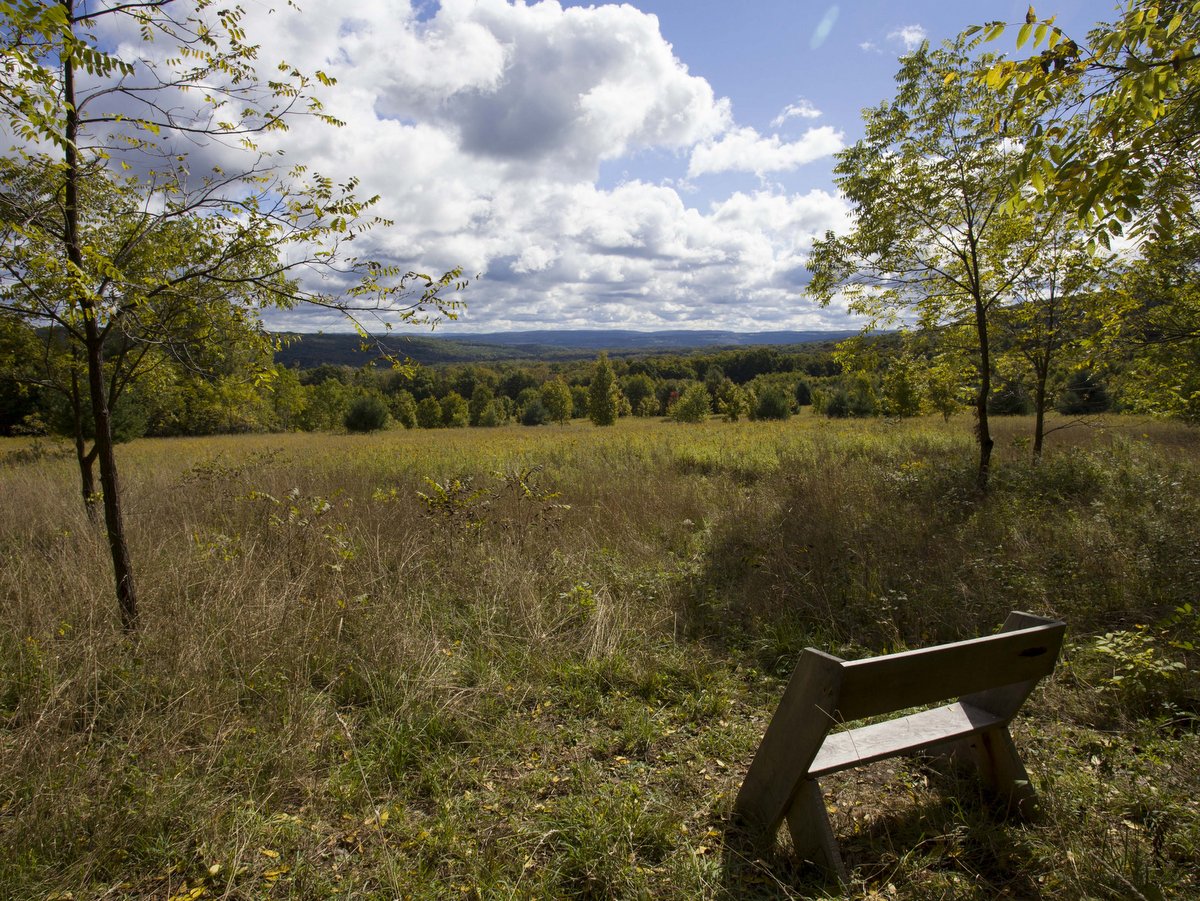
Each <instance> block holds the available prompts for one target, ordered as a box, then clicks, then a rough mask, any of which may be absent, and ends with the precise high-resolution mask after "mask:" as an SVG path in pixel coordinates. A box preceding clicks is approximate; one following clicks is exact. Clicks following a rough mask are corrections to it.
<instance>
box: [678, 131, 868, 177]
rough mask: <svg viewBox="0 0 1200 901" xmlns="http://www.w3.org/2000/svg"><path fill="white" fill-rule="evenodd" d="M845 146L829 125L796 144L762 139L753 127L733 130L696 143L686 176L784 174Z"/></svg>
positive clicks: (772, 137)
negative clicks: (701, 142) (729, 173)
mask: <svg viewBox="0 0 1200 901" xmlns="http://www.w3.org/2000/svg"><path fill="white" fill-rule="evenodd" d="M844 146H845V144H844V143H843V141H842V133H841V132H840V131H838V130H837V129H835V128H832V127H830V126H828V125H822V126H820V127H819V128H810V129H808V130H807V131H806V132H804V134H803V135H802V136H801V137H800V139H799V140H797V141H784V140H781V139H780V137H779V135H771V136H770V137H769V138H768V137H763V136H762V135H760V134H759V133H758V132H757V131H755V130H754V129H753V128H735V129H733V130H731V131H728V132H726V133H725V134H723V135H722V136H721V137H720V138H719V139H717V140H716V141H708V142H705V143H703V144H698V145H697V146H696V147H695V149H694V150H692V158H691V162H690V163H689V164H688V175H689V176H693V177H694V176H697V175H707V174H710V173H714V172H753V173H755V174H756V175H764V174H766V173H768V172H784V171H787V170H790V169H795V168H796V167H798V166H802V165H804V164H805V163H811V162H812V161H813V160H818V159H821V157H825V156H830V155H831V154H834V153H837V152H838V151H839V150H841V149H842V148H843V147H844Z"/></svg>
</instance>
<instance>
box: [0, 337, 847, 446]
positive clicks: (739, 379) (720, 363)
mask: <svg viewBox="0 0 1200 901" xmlns="http://www.w3.org/2000/svg"><path fill="white" fill-rule="evenodd" d="M219 343H220V344H222V345H223V346H225V347H226V348H227V349H225V350H221V351H217V350H216V348H215V347H214V346H210V347H209V348H208V350H207V351H206V353H207V357H208V358H206V359H204V358H202V357H203V355H204V353H205V352H204V349H203V348H200V347H197V348H189V351H188V354H187V358H186V360H185V359H180V358H178V355H172V354H169V353H166V352H165V350H164V351H159V352H157V353H155V354H153V355H150V356H148V357H143V358H140V359H139V360H138V363H137V374H136V377H133V378H128V377H125V376H126V375H127V373H128V371H129V369H130V367H131V365H132V364H131V362H130V360H129V357H128V355H121V354H117V355H114V358H113V361H112V362H111V363H110V369H112V370H113V374H114V375H118V376H121V378H120V379H119V382H120V384H121V385H122V391H121V392H120V393H119V394H118V395H117V397H116V400H115V402H114V404H113V410H114V414H113V421H114V428H115V430H116V432H117V435H118V437H119V439H120V440H130V439H133V438H137V437H142V436H150V437H166V436H175V435H204V434H215V433H237V432H252V431H257V432H263V431H297V430H302V431H338V430H342V429H348V430H351V431H370V430H375V429H379V428H384V427H386V426H388V425H391V424H395V425H399V426H403V427H405V428H442V427H461V426H498V425H504V424H508V423H513V422H519V423H523V424H525V425H540V424H542V423H549V422H555V421H566V420H569V419H572V418H585V417H588V416H592V415H593V414H592V409H591V408H592V407H593V406H594V404H593V403H592V401H591V400H590V397H589V390H590V389H591V388H592V386H593V384H594V382H595V380H596V376H597V371H598V370H600V371H602V372H604V371H607V372H610V373H611V379H612V388H613V390H612V406H613V409H614V411H615V416H618V417H619V416H627V415H633V416H670V415H674V416H676V417H677V418H679V417H692V418H695V417H696V416H697V415H699V414H700V412H701V411H700V410H699V407H698V406H697V404H696V402H695V401H696V397H697V395H696V394H695V392H693V393H692V395H691V397H690V398H689V399H688V400H689V403H688V404H687V405H685V406H684V407H682V408H680V407H679V401H680V400H681V399H682V398H684V397H685V396H687V394H688V391H689V389H691V388H694V387H696V386H701V387H702V388H703V390H704V392H705V396H706V397H707V404H708V407H707V409H706V410H704V411H702V412H703V414H704V415H707V414H708V413H710V412H722V413H725V414H727V415H730V416H731V417H732V418H738V417H739V416H756V415H762V416H768V417H769V416H781V415H787V414H788V413H790V412H791V410H793V409H795V408H796V406H797V405H799V404H806V403H808V402H809V401H810V398H811V391H810V390H809V385H810V383H812V384H816V383H822V384H823V383H825V382H826V381H828V380H829V379H831V378H836V377H837V375H838V374H839V373H840V372H841V364H840V363H838V362H837V360H835V359H834V356H833V349H834V348H833V345H831V344H822V345H815V346H813V347H811V348H805V349H800V350H795V349H781V348H773V347H754V348H746V349H734V350H721V351H714V352H707V353H697V354H691V355H684V354H663V355H653V356H646V357H639V358H633V359H616V360H612V361H611V362H610V361H608V360H607V357H604V358H603V359H604V361H603V363H602V364H600V363H594V362H592V361H571V362H553V363H546V362H524V363H511V362H494V363H488V364H475V363H469V364H457V365H439V366H411V365H410V366H401V367H398V368H394V369H392V368H384V367H377V366H374V365H367V366H364V367H361V368H355V367H350V366H341V365H333V364H323V365H320V366H317V367H316V368H313V369H305V370H301V369H295V368H290V367H286V366H283V365H281V364H273V363H272V362H271V350H272V349H271V347H270V345H269V343H267V342H265V341H264V340H263V336H262V335H261V333H256V332H254V331H253V330H251V329H245V330H243V331H241V332H240V333H239V332H236V331H231V330H226V331H225V332H224V333H223V334H222V335H221V341H220V342H219ZM239 348H240V349H239ZM81 377H82V371H81V368H80V366H79V361H77V360H72V359H71V357H70V354H69V345H67V344H66V343H65V342H63V341H62V340H61V339H60V338H59V337H58V336H56V335H55V334H54V333H53V332H52V331H48V330H33V329H28V328H22V327H20V326H19V325H17V324H13V323H9V325H8V327H6V328H5V329H3V330H2V331H0V434H6V435H13V434H44V433H53V434H64V435H68V436H73V435H75V434H76V429H77V427H78V428H79V429H80V431H81V432H82V434H83V436H84V437H85V438H88V437H90V434H91V425H90V420H89V416H88V410H87V405H86V404H83V403H80V402H79V400H80V398H79V394H80V390H79V384H80V381H81ZM605 377H608V376H605ZM785 401H786V403H785ZM597 403H599V402H597ZM597 415H599V416H600V419H601V420H603V419H604V418H605V415H604V414H603V413H598V414H597ZM593 418H595V416H593Z"/></svg>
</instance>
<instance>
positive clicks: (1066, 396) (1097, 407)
mask: <svg viewBox="0 0 1200 901" xmlns="http://www.w3.org/2000/svg"><path fill="white" fill-rule="evenodd" d="M1110 407H1112V397H1111V396H1110V395H1109V393H1108V389H1107V388H1105V387H1104V385H1103V383H1102V382H1100V381H1099V379H1097V378H1096V376H1095V373H1093V372H1092V371H1091V370H1090V369H1081V370H1079V371H1078V372H1076V373H1074V374H1072V376H1071V377H1070V378H1069V379H1068V380H1067V384H1066V386H1065V387H1064V388H1063V393H1062V395H1061V396H1060V397H1059V399H1058V412H1060V413H1066V414H1068V415H1070V416H1089V415H1093V414H1096V413H1104V412H1106V411H1107V410H1108V409H1109V408H1110Z"/></svg>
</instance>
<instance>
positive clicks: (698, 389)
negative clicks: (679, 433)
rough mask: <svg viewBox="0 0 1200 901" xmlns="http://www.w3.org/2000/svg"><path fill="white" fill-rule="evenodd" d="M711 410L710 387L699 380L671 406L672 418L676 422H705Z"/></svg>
mask: <svg viewBox="0 0 1200 901" xmlns="http://www.w3.org/2000/svg"><path fill="white" fill-rule="evenodd" d="M710 412H711V407H710V406H709V395H708V389H707V388H706V387H705V386H704V385H703V384H701V383H699V382H697V383H696V384H694V385H692V386H690V387H689V388H688V389H687V390H686V391H684V392H683V396H682V397H681V398H679V400H677V401H676V402H675V406H673V407H672V408H671V418H672V419H673V420H675V421H676V422H704V421H705V420H706V419H708V414H709V413H710Z"/></svg>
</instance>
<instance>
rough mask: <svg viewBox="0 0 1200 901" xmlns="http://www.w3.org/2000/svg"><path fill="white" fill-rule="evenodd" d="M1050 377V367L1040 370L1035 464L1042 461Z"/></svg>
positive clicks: (1034, 423) (1035, 424)
mask: <svg viewBox="0 0 1200 901" xmlns="http://www.w3.org/2000/svg"><path fill="white" fill-rule="evenodd" d="M1049 375H1050V367H1049V366H1044V367H1042V368H1040V369H1039V370H1038V374H1037V378H1038V381H1037V392H1036V394H1035V396H1034V399H1033V403H1034V411H1033V412H1034V420H1033V462H1034V463H1039V462H1041V459H1042V440H1043V438H1044V437H1045V434H1046V380H1047V379H1048V378H1049Z"/></svg>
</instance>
